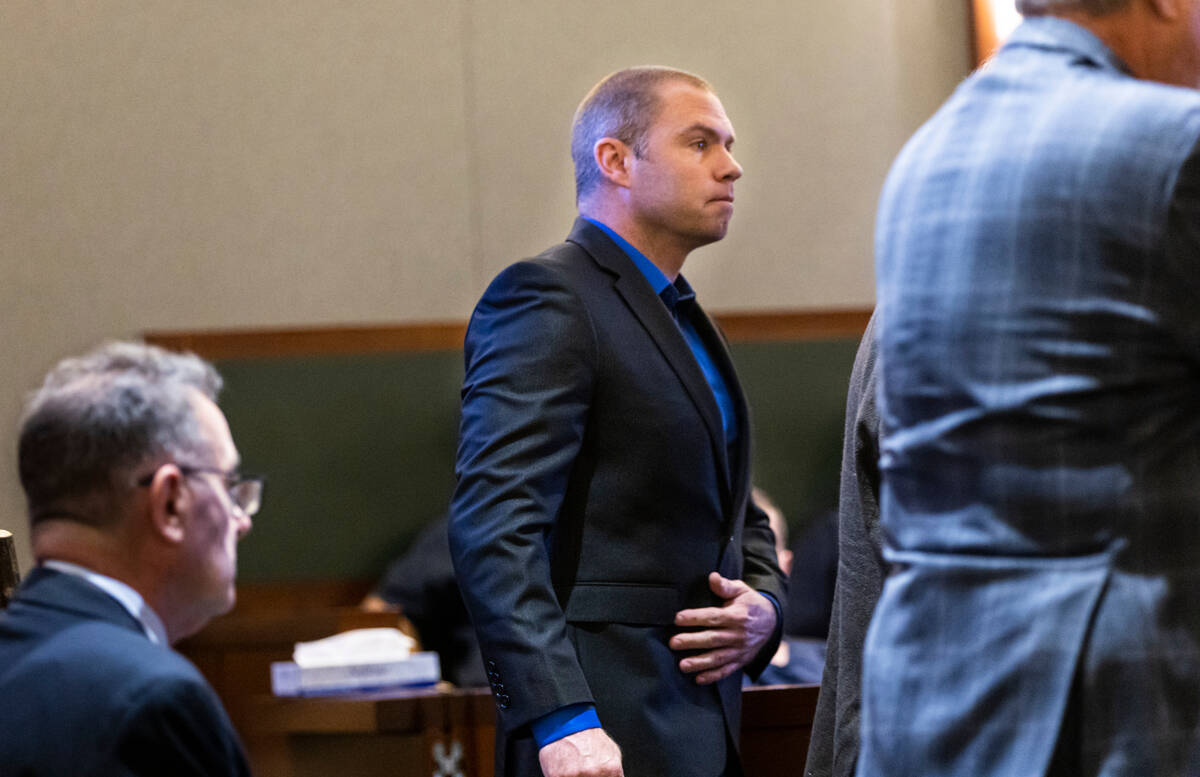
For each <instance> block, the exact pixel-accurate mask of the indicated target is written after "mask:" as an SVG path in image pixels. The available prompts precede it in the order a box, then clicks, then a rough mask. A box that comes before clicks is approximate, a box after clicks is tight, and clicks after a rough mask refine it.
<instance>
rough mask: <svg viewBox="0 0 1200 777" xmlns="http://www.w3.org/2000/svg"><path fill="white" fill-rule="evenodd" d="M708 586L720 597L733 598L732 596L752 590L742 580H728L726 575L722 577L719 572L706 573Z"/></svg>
mask: <svg viewBox="0 0 1200 777" xmlns="http://www.w3.org/2000/svg"><path fill="white" fill-rule="evenodd" d="M708 587H709V588H710V589H711V590H712V592H713V593H714V594H716V595H717V596H719V597H721V598H722V599H733V598H734V597H736V596H738V595H740V594H743V593H745V592H747V591H750V590H753V589H751V588H750V586H748V585H746V583H745V581H742V580H730V579H729V578H727V577H722V576H721V573H719V572H709V573H708Z"/></svg>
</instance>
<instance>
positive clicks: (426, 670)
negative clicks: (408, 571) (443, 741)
mask: <svg viewBox="0 0 1200 777" xmlns="http://www.w3.org/2000/svg"><path fill="white" fill-rule="evenodd" d="M292 658H293V660H292V661H276V662H274V663H272V664H271V692H272V693H274V694H275V695H276V696H323V695H328V694H335V693H347V692H360V691H377V690H384V689H389V688H405V687H412V686H421V685H433V684H434V683H436V682H438V681H439V680H441V679H442V673H441V664H440V663H439V662H438V656H437V653H428V652H421V653H414V652H412V640H411V639H410V638H409V637H407V636H405V635H403V634H401V633H400V632H399V631H397V630H396V629H358V630H356V631H349V632H345V633H342V634H338V635H335V636H333V637H329V638H328V639H323V640H318V641H316V642H302V643H298V644H297V645H296V649H295V651H294V652H293V654H292Z"/></svg>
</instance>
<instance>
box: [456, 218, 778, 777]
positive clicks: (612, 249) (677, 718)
mask: <svg viewBox="0 0 1200 777" xmlns="http://www.w3.org/2000/svg"><path fill="white" fill-rule="evenodd" d="M692 321H693V323H694V325H695V326H696V328H697V330H698V332H699V333H700V334H701V336H702V337H703V338H704V340H705V343H706V345H707V346H708V348H709V350H710V351H711V352H712V354H713V355H714V357H715V359H716V361H717V363H718V365H719V367H720V369H721V370H722V371H723V374H724V376H725V380H726V381H727V382H728V384H729V387H730V390H731V392H732V394H733V397H734V401H735V404H736V406H737V415H738V423H739V428H740V429H741V435H740V438H739V442H738V444H737V446H736V448H737V449H736V451H734V454H733V456H732V460H729V457H728V456H727V453H726V446H725V443H724V435H723V433H722V427H721V417H720V412H719V410H718V408H717V404H716V401H715V400H714V398H713V394H712V391H711V389H710V388H709V385H708V383H707V382H706V381H705V378H704V375H703V373H702V372H701V370H700V367H699V366H698V365H697V363H696V360H695V357H694V356H693V355H692V353H691V351H690V350H689V348H688V345H687V343H686V341H685V340H684V338H683V336H682V334H681V333H680V331H679V329H678V327H677V326H676V324H675V322H674V320H673V319H672V318H671V315H670V313H669V311H668V310H667V308H666V306H665V305H664V304H663V303H662V301H661V300H660V299H659V298H658V297H657V296H656V295H655V294H654V292H653V290H652V289H651V288H650V285H649V283H647V282H646V279H645V278H644V276H643V275H642V274H641V273H640V272H639V271H638V269H637V267H636V266H635V265H634V264H633V262H632V261H631V260H630V259H629V257H628V256H626V255H625V253H624V252H623V251H622V250H621V249H620V248H619V247H618V246H616V245H615V244H614V243H613V242H612V241H611V240H610V239H609V238H608V237H607V236H606V235H604V234H603V232H601V231H600V230H599V229H597V228H596V227H594V226H593V225H591V224H589V223H588V222H586V221H584V220H582V219H580V220H578V221H576V223H575V227H574V229H573V230H572V232H571V235H570V237H569V238H568V240H567V242H566V243H563V244H561V245H558V246H555V247H554V248H551V249H550V250H548V251H546V252H545V253H543V254H542V255H541V256H539V257H537V258H535V259H532V260H529V261H525V262H520V263H518V264H515V265H513V266H511V267H509V268H508V269H507V270H505V271H504V272H503V273H501V274H500V275H499V276H498V277H497V278H496V279H495V281H493V283H492V284H491V286H490V287H489V288H488V290H487V292H486V293H485V294H484V296H483V298H482V299H481V300H480V302H479V304H478V306H477V307H476V309H475V313H474V315H473V316H472V318H471V322H470V326H469V329H468V332H467V338H466V380H465V382H464V385H463V395H462V398H463V404H462V430H461V436H460V441H459V450H458V468H457V471H458V487H457V489H456V491H455V494H454V499H453V503H452V509H451V525H450V539H451V551H452V553H453V555H454V561H455V567H456V569H457V571H458V575H459V583H460V586H461V587H462V590H463V594H464V597H465V599H466V602H467V607H468V609H469V610H470V612H471V617H472V620H473V622H474V624H475V627H476V630H477V632H478V634H479V639H480V643H481V647H482V650H483V658H484V662H485V667H486V669H487V671H488V673H489V679H490V681H491V685H492V688H493V690H494V692H495V696H496V699H497V704H498V706H499V708H500V712H499V726H498V730H499V735H500V738H499V748H498V761H500V762H502V765H503V768H504V769H505V770H507V771H506V772H505V773H506V774H509V775H513V774H526V773H528V774H537V773H538V772H537V771H536V770H537V761H536V753H535V752H534V751H533V749H532V740H531V739H529V737H528V724H529V722H530V721H533V720H536V719H538V718H539V717H541V716H543V715H545V714H547V713H549V712H552V711H554V710H556V709H559V708H560V707H563V706H565V705H568V704H573V703H577V702H590V701H595V703H596V705H597V710H598V712H599V715H600V720H601V723H602V724H603V725H604V727H605V729H606V730H607V731H608V732H609V733H610V734H611V735H612V736H613V738H614V739H615V740H616V741H617V743H618V744H619V745H620V746H621V748H622V750H623V752H624V759H625V770H626V771H625V773H626V774H627V775H630V777H637V776H638V775H654V776H655V777H661V775H666V774H670V775H692V774H695V775H701V774H706V775H707V774H718V773H720V771H721V770H722V769H723V768H724V766H725V763H726V759H727V757H729V759H730V761H731V762H732V763H736V757H733V756H731V755H730V754H729V753H728V751H727V745H728V743H729V742H736V740H737V731H738V727H739V718H740V693H741V690H740V683H741V678H740V676H739V674H737V673H735V675H734V676H732V677H730V678H727V679H726V680H725V681H723V682H721V683H719V684H717V685H716V686H715V687H714V686H707V687H700V686H697V685H696V683H695V681H694V679H693V678H691V677H689V676H685V675H684V674H683V673H682V672H680V671H679V669H678V666H677V662H678V660H679V658H680V656H679V655H677V654H676V653H675V652H673V651H672V650H671V649H670V648H668V647H667V640H668V639H669V638H670V637H671V635H672V634H674V633H675V632H676V629H675V628H674V627H673V625H672V624H673V619H674V615H675V613H676V612H677V611H678V610H681V609H685V608H689V607H702V606H710V605H713V604H715V603H716V601H715V597H714V596H713V595H712V594H711V592H710V591H709V588H708V582H707V576H708V574H709V573H710V572H712V571H714V570H717V571H720V572H721V573H722V574H724V575H725V576H726V577H731V578H742V579H744V580H745V581H746V582H747V583H748V584H749V585H751V586H752V587H754V588H756V589H758V590H761V591H766V592H768V593H771V594H773V595H774V596H775V597H776V598H777V599H778V600H779V601H780V602H782V601H783V594H784V587H783V582H782V575H781V573H780V571H779V569H778V566H777V564H776V562H775V558H774V549H773V545H772V540H773V538H772V535H771V532H770V529H769V528H768V526H767V520H766V516H765V515H763V514H762V513H761V511H759V510H757V509H756V508H753V507H752V506H750V504H749V499H748V492H749V485H750V465H749V451H750V439H749V438H750V420H749V418H748V415H747V411H746V406H745V400H744V398H743V396H742V393H741V389H740V387H739V385H738V382H737V379H736V376H735V374H734V370H733V366H732V363H731V362H730V360H729V355H728V352H727V350H726V347H725V345H724V343H723V341H722V339H721V337H720V335H719V334H718V332H717V330H716V329H715V328H714V326H713V324H712V322H711V321H710V320H709V319H708V318H707V317H706V316H705V315H704V314H703V312H702V311H700V309H699V308H698V307H696V308H695V309H694V311H693V319H692ZM774 649H775V644H774V643H772V644H770V645H768V646H767V647H766V648H764V650H763V651H762V652H761V653H760V664H759V666H758V668H761V664H763V663H765V662H766V661H767V660H768V659H769V658H770V656H771V655H772V653H773V652H774ZM531 759H532V760H531ZM522 769H523V770H525V771H520V770H522Z"/></svg>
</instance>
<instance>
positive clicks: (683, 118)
mask: <svg viewBox="0 0 1200 777" xmlns="http://www.w3.org/2000/svg"><path fill="white" fill-rule="evenodd" d="M655 123H656V124H657V125H659V126H660V127H663V128H666V129H668V130H669V131H671V132H687V131H688V130H691V129H706V130H709V131H712V132H715V133H718V134H728V135H733V124H732V123H731V122H730V121H729V117H728V116H726V115H725V106H723V105H721V100H720V99H719V98H718V97H717V96H716V94H714V93H713V92H711V91H709V90H708V89H702V88H700V87H698V86H693V85H692V84H689V83H685V82H674V83H669V84H665V85H663V87H662V89H661V91H660V92H659V112H658V117H657V121H656V122H655Z"/></svg>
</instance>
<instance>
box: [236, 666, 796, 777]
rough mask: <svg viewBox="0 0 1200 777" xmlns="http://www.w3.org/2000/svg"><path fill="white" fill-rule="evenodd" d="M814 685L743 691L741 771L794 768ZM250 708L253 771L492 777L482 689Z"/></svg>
mask: <svg viewBox="0 0 1200 777" xmlns="http://www.w3.org/2000/svg"><path fill="white" fill-rule="evenodd" d="M817 691H818V687H817V686H815V685H782V686H774V687H766V688H749V689H747V690H745V691H744V692H743V694H742V699H743V703H742V756H743V762H744V763H745V766H746V773H747V774H749V775H752V777H784V775H788V776H789V777H790V776H791V775H795V774H798V773H799V771H800V769H801V768H802V767H803V765H804V758H805V755H806V753H807V750H808V737H809V733H810V731H811V728H812V717H813V712H814V711H815V709H816V700H817ZM248 711H250V712H251V714H250V716H249V718H248V723H247V724H246V725H245V727H244V730H243V736H244V737H245V739H246V746H247V749H248V750H249V751H250V758H251V761H252V764H253V766H254V770H255V774H257V775H258V777H327V776H328V775H338V777H381V776H382V775H389V777H408V776H409V775H411V776H412V777H417V776H418V775H420V776H421V777H457V776H461V777H490V775H491V774H492V771H493V768H492V767H493V753H494V750H493V747H494V744H493V739H494V737H495V707H494V705H493V702H492V698H491V695H490V693H488V691H487V690H486V689H477V690H464V691H450V692H442V693H439V692H436V691H431V690H427V691H407V692H392V693H380V694H362V695H356V696H341V697H329V698H309V699H274V698H269V697H259V698H257V699H255V700H254V702H253V704H252V705H251V709H250V710H248ZM664 777H669V775H664Z"/></svg>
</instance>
